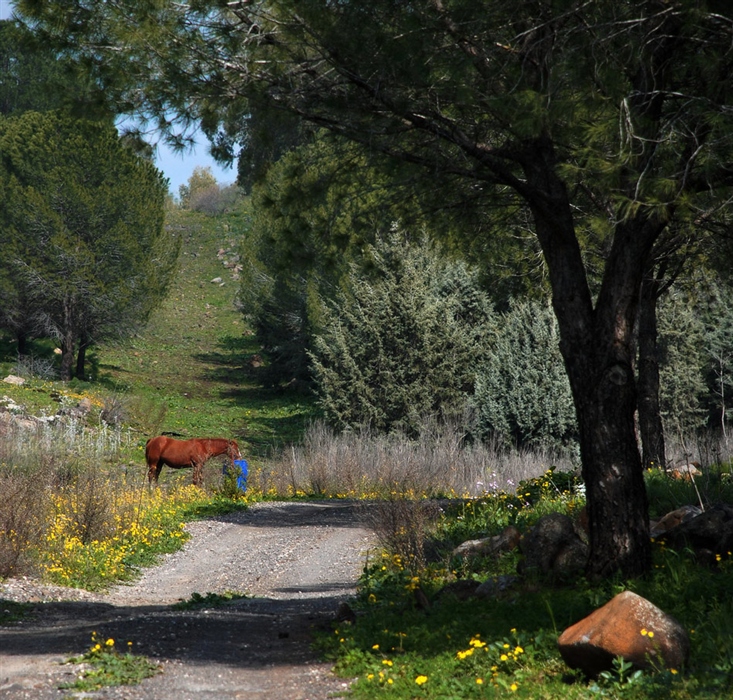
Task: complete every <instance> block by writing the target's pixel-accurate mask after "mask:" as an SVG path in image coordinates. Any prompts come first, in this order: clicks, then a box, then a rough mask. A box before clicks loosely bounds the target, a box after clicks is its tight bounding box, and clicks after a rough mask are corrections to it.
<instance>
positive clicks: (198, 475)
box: [193, 462, 204, 486]
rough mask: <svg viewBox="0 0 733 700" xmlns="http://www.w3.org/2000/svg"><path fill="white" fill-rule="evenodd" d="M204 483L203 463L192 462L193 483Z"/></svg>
mask: <svg viewBox="0 0 733 700" xmlns="http://www.w3.org/2000/svg"><path fill="white" fill-rule="evenodd" d="M203 483H204V463H203V462H193V485H194V486H201V485H202V484H203Z"/></svg>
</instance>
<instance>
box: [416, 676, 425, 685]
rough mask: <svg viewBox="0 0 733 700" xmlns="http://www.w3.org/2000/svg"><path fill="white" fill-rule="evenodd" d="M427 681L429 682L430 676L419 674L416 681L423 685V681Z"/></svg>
mask: <svg viewBox="0 0 733 700" xmlns="http://www.w3.org/2000/svg"><path fill="white" fill-rule="evenodd" d="M427 682H428V677H427V676H422V675H421V676H418V677H417V678H416V679H415V683H417V684H418V685H422V684H423V683H427Z"/></svg>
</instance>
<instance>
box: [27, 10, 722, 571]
mask: <svg viewBox="0 0 733 700" xmlns="http://www.w3.org/2000/svg"><path fill="white" fill-rule="evenodd" d="M17 8H18V9H19V10H20V11H21V12H22V13H24V15H25V16H26V17H28V18H29V19H30V21H31V24H32V26H33V28H34V29H35V31H36V32H38V33H39V34H40V35H42V36H43V37H44V38H45V39H46V40H48V41H53V42H56V43H57V45H58V46H59V47H60V48H63V49H66V50H68V51H69V52H70V53H72V54H76V55H78V56H79V57H81V59H82V60H83V62H84V63H85V65H86V66H88V67H89V68H90V69H91V70H92V71H93V73H94V74H95V76H96V78H97V80H99V81H100V83H101V84H102V85H103V86H104V87H105V88H106V89H108V90H109V92H110V95H111V96H113V97H115V98H116V100H117V101H118V103H119V104H121V105H126V107H127V108H129V109H136V110H138V111H140V112H142V113H144V114H147V115H148V116H150V117H151V118H152V119H153V120H154V122H155V123H156V124H157V126H158V127H159V128H161V129H163V130H165V131H167V132H168V133H169V134H171V137H170V138H171V139H172V140H173V141H174V142H175V141H180V140H181V139H182V138H183V137H185V133H184V135H183V136H181V133H180V132H178V133H177V132H176V127H177V126H183V127H185V126H186V125H187V124H190V123H193V122H200V123H201V124H202V126H203V128H204V129H205V130H206V132H207V133H208V134H210V135H211V136H212V137H213V138H215V139H217V138H218V139H219V141H220V142H221V143H226V142H227V139H230V140H231V139H232V138H233V137H235V136H236V134H238V133H240V132H241V131H242V129H243V128H245V127H243V124H244V123H245V121H246V117H247V115H248V113H249V111H250V104H251V102H252V101H253V100H265V101H266V102H267V103H268V104H270V105H272V106H274V107H279V108H281V109H283V110H285V111H287V112H289V113H291V114H294V115H296V116H299V117H301V118H302V119H305V120H307V121H309V122H311V123H313V124H316V125H318V126H321V127H323V128H326V129H328V130H330V131H331V132H333V133H335V134H337V135H339V136H342V137H344V138H347V139H351V140H354V141H358V142H359V143H361V144H363V145H364V146H365V147H367V148H370V149H373V150H376V151H379V152H381V153H383V154H386V155H388V156H389V157H392V158H395V159H398V160H400V161H402V162H405V163H408V164H411V165H414V166H417V167H420V168H422V169H425V170H428V171H429V172H431V173H433V174H434V177H436V178H443V179H445V180H446V181H451V180H453V179H454V178H455V179H459V180H460V181H461V182H462V183H464V186H465V188H466V191H471V192H472V193H473V195H474V196H475V197H477V198H482V199H483V200H484V201H485V202H486V203H487V207H488V206H490V207H492V208H497V207H510V208H511V210H512V211H514V212H516V215H517V217H518V218H520V217H521V220H522V221H523V222H526V223H527V226H528V227H529V228H530V229H531V230H532V232H533V234H534V236H535V237H536V240H537V242H538V244H539V248H540V249H541V251H542V255H543V258H544V262H545V265H546V268H547V276H548V279H549V282H550V286H551V289H552V299H553V309H554V311H555V314H556V316H557V319H558V327H559V334H560V347H561V352H562V355H563V359H564V362H565V367H566V369H567V372H568V377H569V380H570V386H571V390H572V393H573V400H574V404H575V409H576V414H577V418H578V430H579V439H580V450H581V458H582V463H583V477H584V480H585V482H586V494H587V503H588V512H589V520H590V543H591V556H590V559H589V566H588V573H589V574H590V575H607V574H610V573H612V572H613V571H616V570H618V569H620V570H621V571H622V572H624V573H626V574H630V575H633V574H639V573H642V572H643V571H646V570H648V568H649V566H650V565H651V550H650V545H649V537H648V518H647V511H648V506H647V501H646V494H645V489H644V482H643V474H642V467H641V459H640V456H639V451H638V447H637V444H636V435H635V430H634V414H635V410H636V405H637V402H636V398H637V397H636V386H635V379H634V372H633V354H634V338H633V329H634V326H635V322H636V319H637V312H638V304H639V289H640V286H641V282H642V278H643V275H644V272H645V270H646V269H647V267H648V265H649V263H650V260H651V256H652V251H653V249H654V246H655V243H656V242H657V241H658V240H659V239H660V237H661V236H662V235H663V233H664V232H665V231H666V230H667V229H668V227H669V226H670V225H676V224H678V223H680V222H682V223H686V224H692V225H696V224H699V223H702V222H704V221H706V220H709V219H710V218H712V217H715V216H721V212H723V214H724V212H725V207H726V205H727V203H728V201H729V199H730V196H731V185H732V184H733V177H732V176H733V170H732V169H731V146H732V145H733V129H732V128H731V127H732V126H733V124H732V120H733V112H732V111H731V109H730V103H731V99H730V98H731V88H732V87H733V85H732V83H731V81H732V78H731V76H732V75H733V72H732V71H731V63H732V62H733V44H732V43H731V41H730V39H731V34H732V33H733V18H732V17H731V14H730V10H729V8H727V5H726V4H725V3H721V2H718V1H717V0H707V1H705V0H645V1H644V2H641V3H639V2H632V1H631V0H621V1H619V2H605V1H602V0H591V1H590V2H575V1H574V0H532V1H531V2H522V3H518V2H515V1H513V0H511V1H510V0H492V1H491V2H489V1H488V0H487V1H484V2H475V1H473V0H471V1H468V0H430V1H429V2H424V3H402V2H394V1H393V0H373V1H372V2H369V3H360V2H345V3H341V2H339V3H335V2H331V1H330V0H247V1H244V0H243V1H241V2H227V3H221V2H217V1H213V0H212V1H211V2H206V1H205V0H202V1H201V2H196V3H191V4H180V3H154V4H151V3H149V2H144V1H143V0H127V1H122V2H116V3H89V2H84V1H77V2H67V1H63V2H61V1H60V0H59V1H51V2H46V1H41V0H18V3H17ZM599 251H600V253H601V255H597V254H596V253H597V252H599Z"/></svg>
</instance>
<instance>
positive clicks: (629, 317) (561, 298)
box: [528, 158, 658, 579]
mask: <svg viewBox="0 0 733 700" xmlns="http://www.w3.org/2000/svg"><path fill="white" fill-rule="evenodd" d="M547 162H551V161H550V159H548V158H545V163H547ZM535 164H536V163H535ZM528 179H529V180H533V179H534V180H535V181H534V182H532V184H533V185H535V186H538V185H539V186H538V187H537V189H538V190H540V189H541V190H542V191H543V192H544V193H545V194H546V196H545V197H544V198H543V200H538V201H537V202H535V205H534V206H533V214H534V218H535V224H536V231H537V236H538V239H539V241H540V244H541V245H542V250H543V255H544V257H545V261H546V263H547V268H548V272H549V277H550V283H551V286H552V294H553V308H554V310H555V314H556V316H557V320H558V326H559V329H560V339H561V340H560V351H561V353H562V356H563V359H564V361H565V367H566V369H567V372H568V378H569V380H570V386H571V389H572V393H573V400H574V403H575V409H576V412H577V419H578V429H579V435H580V453H581V459H582V475H583V480H584V482H585V487H586V503H587V510H588V519H589V529H590V554H589V559H588V564H587V574H588V576H589V577H590V578H593V579H595V578H599V577H606V576H609V575H612V574H613V573H615V572H620V573H621V574H623V575H624V576H630V577H634V576H639V575H641V574H644V573H645V572H647V571H649V569H650V568H651V544H650V539H649V520H648V510H649V505H648V501H647V495H646V488H645V484H644V475H643V470H642V466H641V457H640V455H639V449H638V444H637V439H636V427H635V423H634V418H635V414H636V400H637V396H636V383H635V378H634V371H633V349H634V337H633V331H634V325H635V322H636V314H637V311H638V305H639V293H640V288H641V280H642V273H643V270H644V261H645V260H646V258H647V257H648V255H649V251H650V250H651V246H652V244H653V242H654V239H655V237H656V235H658V230H657V227H654V226H652V225H651V224H650V223H649V222H647V221H644V220H640V221H632V222H625V223H619V224H617V225H616V230H615V232H614V237H613V244H612V246H611V250H610V252H609V254H608V257H607V260H606V266H605V270H604V278H603V282H602V285H601V290H600V292H599V295H598V300H597V302H596V304H595V308H594V307H593V302H592V297H591V294H590V290H589V288H588V284H587V277H586V273H585V267H584V264H583V260H582V256H581V251H580V246H579V244H578V240H577V237H576V235H575V229H574V222H573V220H572V214H571V211H572V210H571V207H570V205H569V201H568V199H567V193H566V191H565V188H564V185H563V184H562V182H561V181H560V180H559V178H557V177H556V175H555V174H554V172H553V170H552V168H546V167H544V165H543V164H542V163H539V164H537V167H536V169H533V170H530V171H529V172H528Z"/></svg>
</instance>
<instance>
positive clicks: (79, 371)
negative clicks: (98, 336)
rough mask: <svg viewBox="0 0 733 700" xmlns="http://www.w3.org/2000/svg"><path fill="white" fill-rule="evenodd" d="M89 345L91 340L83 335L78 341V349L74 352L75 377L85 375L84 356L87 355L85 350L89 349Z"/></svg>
mask: <svg viewBox="0 0 733 700" xmlns="http://www.w3.org/2000/svg"><path fill="white" fill-rule="evenodd" d="M90 345H91V341H90V340H89V339H88V338H86V337H83V338H82V339H81V340H80V341H79V350H78V351H77V353H76V373H75V376H76V378H77V379H84V377H85V376H86V357H87V350H88V349H89V346H90Z"/></svg>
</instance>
